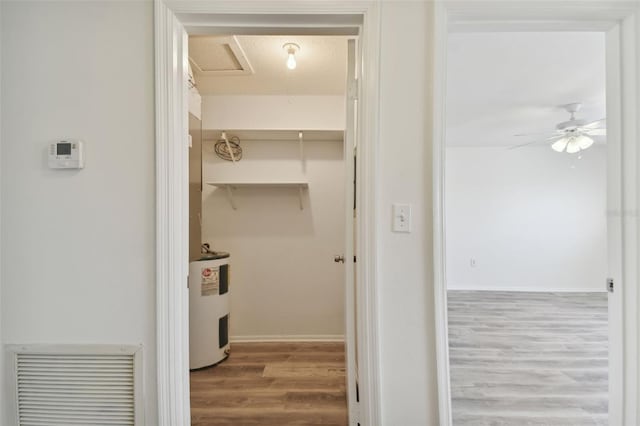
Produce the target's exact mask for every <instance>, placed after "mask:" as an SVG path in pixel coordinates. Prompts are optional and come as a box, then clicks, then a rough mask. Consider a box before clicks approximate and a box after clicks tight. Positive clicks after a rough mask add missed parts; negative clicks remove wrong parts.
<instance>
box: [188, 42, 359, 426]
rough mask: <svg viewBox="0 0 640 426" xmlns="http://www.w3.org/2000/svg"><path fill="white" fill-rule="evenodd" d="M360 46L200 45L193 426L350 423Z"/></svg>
mask: <svg viewBox="0 0 640 426" xmlns="http://www.w3.org/2000/svg"><path fill="white" fill-rule="evenodd" d="M274 31H275V30H274ZM355 46H356V39H354V38H351V37H348V36H336V35H332V36H310V35H296V34H288V35H285V36H282V35H246V34H243V33H241V32H239V31H236V32H234V33H233V34H216V35H202V34H200V35H195V36H190V37H189V46H188V47H189V63H190V68H191V70H192V73H191V74H190V86H191V88H190V97H191V98H193V101H192V102H189V105H190V110H192V111H190V112H192V113H193V114H190V116H191V117H193V116H194V114H195V115H196V116H198V117H201V118H202V121H201V123H202V124H201V127H202V131H201V135H202V137H201V138H199V137H195V138H192V140H194V141H195V140H197V139H202V142H203V144H202V149H200V147H199V146H197V147H196V146H195V145H194V146H192V148H191V149H190V158H191V159H194V160H195V161H194V164H192V165H191V166H192V167H191V169H192V170H194V171H195V172H196V173H191V174H192V175H194V176H196V177H197V175H198V173H197V172H199V171H200V170H201V180H200V181H199V182H195V183H196V185H192V186H193V189H195V190H196V191H194V193H193V194H192V196H191V197H190V198H191V200H190V204H191V205H192V206H193V205H194V204H196V203H197V202H201V206H196V208H192V209H191V214H190V225H192V228H198V232H196V233H195V235H193V236H192V240H193V239H197V243H196V244H190V245H193V246H196V247H198V251H196V252H193V253H191V254H190V257H191V260H192V263H191V267H190V288H189V292H190V325H189V327H190V343H189V347H190V368H191V370H192V371H191V374H190V376H191V413H192V415H191V419H192V424H217V423H225V422H230V423H234V424H244V423H252V422H259V423H261V424H281V423H283V422H286V421H289V422H295V423H302V424H303V423H305V422H307V423H311V422H327V423H331V424H344V425H346V424H347V398H346V394H347V392H346V388H347V374H346V370H347V369H346V364H347V363H346V362H345V358H346V353H345V352H348V349H349V347H348V346H347V351H345V336H346V335H347V333H346V332H345V328H346V327H347V326H351V324H347V321H346V319H347V317H346V313H347V311H348V310H347V309H346V303H345V299H346V292H345V289H349V288H351V286H352V283H350V284H349V286H347V285H346V280H347V277H346V274H345V268H350V267H352V265H350V264H347V265H345V264H344V256H345V255H344V254H343V253H344V252H345V247H344V246H345V242H346V235H347V228H349V229H352V228H353V224H352V223H351V224H347V223H346V221H348V220H351V222H352V221H353V218H354V211H353V208H351V209H347V208H346V205H348V206H350V207H352V206H353V205H354V203H353V198H354V194H353V189H354V187H353V185H352V184H351V182H352V181H353V172H354V171H353V170H351V169H350V168H349V167H347V164H348V165H350V164H352V163H353V161H352V158H353V152H354V150H353V142H354V132H353V130H351V129H353V128H354V123H353V122H349V120H350V119H351V120H353V117H354V116H353V114H349V113H348V112H347V110H348V109H350V106H349V105H348V99H347V96H346V94H347V92H350V91H353V90H354V89H353V88H350V89H348V86H349V85H350V84H352V83H353V78H352V79H348V78H347V74H348V73H349V74H352V75H354V76H355V69H354V67H353V64H355ZM347 64H351V65H352V66H351V67H348V65H347ZM348 68H350V69H348ZM198 104H200V106H201V108H200V109H199V108H198ZM352 108H353V107H351V109H352ZM199 184H200V185H199ZM198 187H200V188H201V189H200V191H198ZM345 204H346V205H345ZM348 210H350V211H348ZM200 246H204V247H205V250H204V251H203V252H202V253H201V251H200V249H199V247H200ZM347 250H350V249H347ZM227 254H229V255H230V256H229V257H221V256H227ZM336 256H337V259H334V257H336ZM336 260H339V261H342V262H336ZM223 287H224V289H225V291H224V292H223V291H222V289H223ZM217 288H219V292H216V289H217ZM213 342H215V344H213V346H212V343H213ZM352 371H354V372H355V369H354V368H353V367H352ZM354 375H357V373H356V374H354Z"/></svg>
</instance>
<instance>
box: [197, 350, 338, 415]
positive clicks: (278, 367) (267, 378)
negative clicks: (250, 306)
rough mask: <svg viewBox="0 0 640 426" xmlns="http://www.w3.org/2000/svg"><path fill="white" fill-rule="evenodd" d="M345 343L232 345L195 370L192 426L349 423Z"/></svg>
mask: <svg viewBox="0 0 640 426" xmlns="http://www.w3.org/2000/svg"><path fill="white" fill-rule="evenodd" d="M345 380H346V379H345V355H344V344H343V343H232V345H231V353H230V355H229V358H228V359H227V360H226V361H224V362H222V363H220V364H218V365H217V366H214V367H210V368H207V369H203V370H198V371H193V372H191V424H192V426H204V425H234V426H242V425H261V426H268V425H334V426H338V425H339V426H344V425H347V399H346V383H345Z"/></svg>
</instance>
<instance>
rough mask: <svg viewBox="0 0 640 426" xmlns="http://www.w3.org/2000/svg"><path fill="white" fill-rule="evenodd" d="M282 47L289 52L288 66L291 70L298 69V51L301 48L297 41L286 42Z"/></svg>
mask: <svg viewBox="0 0 640 426" xmlns="http://www.w3.org/2000/svg"><path fill="white" fill-rule="evenodd" d="M282 48H283V49H284V50H285V51H286V52H287V68H289V69H290V70H294V69H296V66H297V65H298V64H297V63H296V53H298V50H300V46H298V45H297V44H295V43H285V44H284V45H283V46H282Z"/></svg>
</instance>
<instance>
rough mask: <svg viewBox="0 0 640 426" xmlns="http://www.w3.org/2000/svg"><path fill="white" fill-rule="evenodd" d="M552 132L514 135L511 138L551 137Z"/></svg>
mask: <svg viewBox="0 0 640 426" xmlns="http://www.w3.org/2000/svg"><path fill="white" fill-rule="evenodd" d="M553 134H554V132H542V133H518V134H515V135H513V136H518V137H522V136H551V135H553Z"/></svg>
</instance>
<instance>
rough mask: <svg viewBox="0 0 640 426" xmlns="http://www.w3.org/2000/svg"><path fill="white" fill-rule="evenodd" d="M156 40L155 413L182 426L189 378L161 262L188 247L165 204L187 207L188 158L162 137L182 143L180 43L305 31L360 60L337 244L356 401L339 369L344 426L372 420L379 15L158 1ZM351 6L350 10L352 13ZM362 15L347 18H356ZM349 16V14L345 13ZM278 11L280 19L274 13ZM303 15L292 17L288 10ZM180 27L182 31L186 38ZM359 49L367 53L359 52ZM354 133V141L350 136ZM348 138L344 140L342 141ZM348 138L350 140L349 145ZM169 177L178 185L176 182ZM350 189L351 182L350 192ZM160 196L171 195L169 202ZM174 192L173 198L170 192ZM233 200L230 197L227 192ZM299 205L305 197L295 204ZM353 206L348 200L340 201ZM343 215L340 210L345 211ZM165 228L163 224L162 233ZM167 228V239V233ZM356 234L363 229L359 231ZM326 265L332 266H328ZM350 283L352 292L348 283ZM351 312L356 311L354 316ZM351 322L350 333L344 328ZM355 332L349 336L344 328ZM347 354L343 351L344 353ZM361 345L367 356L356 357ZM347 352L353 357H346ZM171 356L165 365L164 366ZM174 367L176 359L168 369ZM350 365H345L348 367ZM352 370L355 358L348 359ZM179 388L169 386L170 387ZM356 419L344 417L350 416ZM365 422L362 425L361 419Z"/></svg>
mask: <svg viewBox="0 0 640 426" xmlns="http://www.w3.org/2000/svg"><path fill="white" fill-rule="evenodd" d="M156 6H157V8H156V24H157V25H156V29H157V33H156V41H157V51H158V55H157V61H158V63H157V70H159V74H160V76H159V77H158V78H157V79H156V81H157V91H158V101H157V105H158V109H159V111H158V114H159V116H161V117H163V119H162V120H160V121H159V127H158V154H159V158H158V173H159V174H160V175H161V176H160V177H159V179H158V181H159V182H167V183H168V186H167V187H164V186H162V185H159V188H158V204H159V220H158V225H159V227H158V232H159V243H158V244H159V247H160V249H159V259H160V260H159V263H158V268H159V272H158V316H159V319H158V331H159V334H158V348H159V355H158V357H159V359H158V364H159V366H160V367H159V370H160V371H159V374H160V376H159V380H158V381H159V385H158V387H159V401H160V403H159V405H160V406H161V407H162V408H161V411H160V416H159V417H160V423H161V424H182V423H183V422H186V421H188V420H187V419H188V417H189V398H188V395H189V393H188V384H189V382H188V376H187V374H186V372H187V371H188V370H186V364H187V363H186V360H187V359H188V351H187V350H185V345H186V343H187V342H186V337H185V335H186V333H187V331H188V325H187V322H186V321H185V314H186V313H187V312H188V310H187V306H186V303H185V302H186V297H185V296H186V295H185V292H184V290H183V289H180V288H179V287H177V288H176V287H175V286H173V285H172V284H171V282H172V280H175V281H176V282H179V281H181V280H182V279H183V278H180V277H181V276H184V275H182V274H183V273H184V267H183V265H182V264H181V263H180V262H178V263H175V262H174V263H171V262H169V263H167V259H181V258H184V257H183V256H184V253H185V247H186V245H187V244H186V243H187V242H186V241H185V240H182V241H181V244H179V245H176V244H171V241H169V240H170V239H171V238H170V236H171V235H181V234H180V232H181V229H183V228H184V227H185V225H186V221H185V211H184V210H181V209H179V208H176V206H175V204H173V203H171V200H170V198H171V197H173V198H172V199H174V200H175V199H184V200H185V205H186V194H185V192H186V191H185V190H186V187H184V186H182V185H183V184H181V183H180V181H181V179H180V176H185V175H186V174H185V170H186V169H185V164H186V156H187V151H186V150H185V147H184V145H181V144H178V145H176V144H175V143H172V142H171V141H172V139H171V138H170V135H174V136H175V138H176V139H174V140H178V141H179V140H182V139H183V136H182V135H183V133H182V129H186V120H185V116H184V115H182V113H181V111H186V102H187V98H186V92H185V91H184V89H183V87H182V85H181V83H183V82H185V81H186V75H187V64H188V62H187V61H188V55H187V41H188V35H187V32H188V33H189V34H192V35H196V34H200V35H202V34H216V33H217V34H220V33H222V34H228V33H229V32H230V31H231V30H230V29H229V28H231V27H233V28H234V29H233V30H232V32H238V31H241V32H242V31H244V33H245V34H248V35H274V34H281V35H282V34H285V35H290V34H301V33H302V34H305V35H310V34H311V35H348V36H352V37H353V36H358V37H359V39H360V43H359V48H358V51H357V58H362V57H366V58H367V59H366V60H365V61H363V62H362V64H361V65H362V66H359V67H358V68H357V71H356V75H357V76H358V77H359V78H358V81H357V83H358V87H360V86H361V85H362V86H366V87H367V89H366V90H363V91H362V92H361V93H358V91H354V92H351V93H350V96H349V99H350V100H351V101H353V103H354V105H355V103H356V102H357V103H358V105H359V108H358V110H357V113H356V112H354V113H353V116H354V117H356V119H357V121H358V126H357V129H358V130H357V132H358V136H359V137H358V139H359V140H360V141H366V142H363V143H361V144H359V151H358V153H359V155H358V157H357V159H356V162H357V163H358V164H359V167H358V176H357V177H358V178H357V179H356V182H357V185H356V189H357V192H358V199H357V201H356V206H357V212H358V214H357V221H356V222H355V223H356V226H357V231H356V232H355V234H354V233H353V232H350V231H349V230H348V229H347V231H346V235H350V236H351V238H345V250H344V255H343V256H344V260H345V271H346V272H347V274H346V280H345V282H346V283H347V285H346V286H345V287H346V288H345V307H346V310H347V311H349V310H351V312H350V313H348V314H347V315H346V316H347V326H346V327H345V328H346V333H347V339H346V340H347V342H348V343H349V342H352V345H351V347H352V348H353V349H352V350H349V349H348V350H347V359H349V358H351V359H353V357H355V350H354V349H355V343H356V340H357V344H358V347H360V348H361V350H360V351H358V360H357V361H358V362H357V365H358V368H359V372H358V381H359V392H358V393H357V397H353V398H352V397H351V395H356V386H355V374H353V373H352V372H351V370H350V368H349V367H347V376H348V377H349V379H350V385H349V386H348V393H349V411H350V416H349V421H350V422H351V424H356V423H358V422H359V423H361V424H364V423H367V422H368V421H373V422H375V420H374V419H375V418H377V416H378V413H377V411H378V407H377V406H376V405H375V404H370V403H369V402H370V400H371V399H372V398H375V397H376V395H377V377H376V374H375V371H376V369H375V368H374V367H373V366H375V365H376V363H377V358H376V354H375V350H372V348H374V347H375V345H374V344H373V342H374V341H375V332H374V331H373V327H371V325H372V324H373V322H372V321H371V318H372V317H373V315H374V314H375V306H373V305H374V304H373V303H372V299H370V297H371V292H372V288H371V286H370V280H371V279H372V277H373V276H374V275H375V274H372V273H371V270H373V269H374V268H373V263H372V262H371V260H370V259H371V258H372V255H373V251H372V247H373V246H372V240H373V238H372V237H373V236H372V234H371V233H368V232H366V231H367V230H369V229H371V228H372V227H373V225H374V222H373V219H372V214H373V212H372V211H371V210H370V209H369V208H368V207H366V208H365V207H364V206H369V205H371V202H372V195H373V193H372V191H371V181H370V180H369V179H367V176H369V173H370V172H371V170H373V169H372V168H371V167H370V165H371V164H372V163H371V162H372V160H373V154H372V151H371V149H370V148H369V144H370V143H373V141H372V139H374V138H375V132H373V130H372V125H371V124H370V123H373V122H374V121H373V119H374V118H375V116H376V115H377V109H376V108H375V107H374V105H375V103H374V102H373V101H374V100H375V99H376V97H377V89H376V88H375V87H374V86H373V85H372V86H369V85H368V84H367V82H368V81H369V79H375V76H376V74H377V68H376V65H375V64H376V63H377V54H376V53H375V52H376V47H375V46H376V45H375V40H377V39H376V37H375V35H376V34H375V29H374V26H373V25H371V23H372V22H375V20H376V17H377V7H373V6H372V5H362V6H357V7H355V6H354V4H348V3H345V4H341V5H339V6H335V7H334V8H333V9H335V10H334V14H329V15H327V13H328V12H330V10H329V9H331V8H329V9H327V8H326V7H324V6H323V7H321V8H318V10H315V9H314V8H313V7H308V5H307V6H305V7H304V8H302V9H304V10H297V9H300V8H296V7H293V8H292V7H290V6H288V7H287V8H284V7H281V8H280V9H279V8H278V6H274V7H273V8H270V12H271V13H269V14H267V15H255V14H254V13H255V10H252V9H251V8H248V7H247V6H246V5H238V6H237V8H236V9H234V8H233V7H232V8H231V9H234V11H235V12H236V14H234V13H233V11H232V10H231V9H230V8H229V7H223V5H221V4H211V5H209V6H208V8H207V10H208V12H209V13H206V12H207V11H203V10H202V9H201V8H193V7H192V6H189V5H186V6H184V7H183V8H182V9H181V7H178V6H176V7H172V8H171V9H170V8H167V7H166V5H165V4H164V3H162V2H159V4H157V5H156ZM354 7H355V9H354ZM357 10H360V12H358V13H356V14H354V11H357ZM347 11H348V12H347ZM274 12H277V13H279V14H277V13H276V14H274ZM296 12H298V13H301V14H298V15H296V14H295V13H296ZM185 30H186V31H185ZM364 52H366V53H367V54H366V56H365V54H364ZM364 69H366V70H367V74H366V75H367V77H366V78H365V77H364V72H363V70H364ZM354 136H355V134H354ZM345 140H349V138H345ZM353 141H355V138H354V139H353ZM167 146H171V147H172V148H171V149H174V150H175V151H174V152H173V155H172V156H171V157H170V159H169V156H167V154H168V151H167ZM350 164H351V162H345V167H346V168H349V167H351V166H352V164H351V166H349V165H350ZM169 177H172V178H169ZM176 178H177V179H176ZM352 185H353V181H351V182H350V183H349V186H352ZM167 194H171V196H170V197H167ZM177 194H181V195H179V196H178V197H177V198H175V197H176V195H177ZM232 195H233V194H232ZM303 202H304V198H303ZM346 204H347V205H351V206H352V205H353V204H352V203H346ZM345 213H346V212H345ZM348 214H349V218H350V220H349V221H347V225H348V226H349V224H350V225H351V226H353V209H352V208H351V209H349V210H348ZM168 225H169V226H168ZM172 229H175V231H174V232H171V230H172ZM363 231H364V232H363ZM353 235H356V239H357V242H358V247H359V253H358V254H359V256H358V263H357V265H356V264H355V258H354V256H353V250H352V247H353V240H354V238H353ZM331 260H332V259H330V261H331ZM354 269H357V276H358V277H359V279H358V281H356V282H354V280H353V279H352V278H351V279H350V278H349V276H348V274H352V276H355V271H354ZM349 283H351V286H350V285H349ZM354 286H356V287H357V292H358V298H355V288H354ZM356 305H357V309H356ZM355 315H358V321H357V324H358V332H357V333H356V332H355V324H356V318H355ZM349 322H351V326H349ZM350 329H351V330H353V331H351V332H349V330H350ZM347 347H349V345H348V346H347ZM362 348H366V350H362ZM350 354H351V355H350ZM169 359H171V360H172V361H171V362H169ZM176 361H179V362H178V363H176ZM348 365H349V362H348ZM351 365H352V366H355V365H356V363H355V360H354V361H353V362H351ZM176 384H177V385H176ZM356 407H357V412H356V414H355V415H351V413H352V412H354V411H355V410H356ZM368 419H369V420H368Z"/></svg>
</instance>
